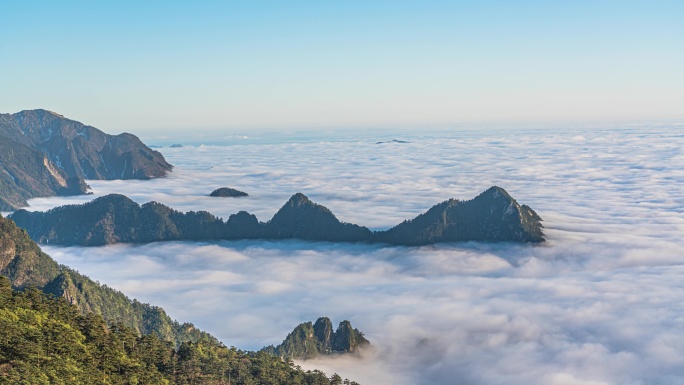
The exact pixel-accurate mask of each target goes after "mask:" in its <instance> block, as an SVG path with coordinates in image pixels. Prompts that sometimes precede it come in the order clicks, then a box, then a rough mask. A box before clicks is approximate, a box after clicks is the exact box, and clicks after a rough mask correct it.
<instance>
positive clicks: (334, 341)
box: [262, 317, 370, 359]
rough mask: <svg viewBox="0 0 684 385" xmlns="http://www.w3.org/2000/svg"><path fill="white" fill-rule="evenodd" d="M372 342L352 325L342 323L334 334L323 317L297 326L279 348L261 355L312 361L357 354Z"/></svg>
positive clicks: (267, 350)
mask: <svg viewBox="0 0 684 385" xmlns="http://www.w3.org/2000/svg"><path fill="white" fill-rule="evenodd" d="M368 345H370V342H368V340H367V339H366V338H365V337H364V336H363V333H361V332H360V331H359V330H358V329H354V328H353V327H352V326H351V323H350V322H349V321H342V322H340V325H339V326H338V327H337V331H333V326H332V322H331V321H330V319H329V318H328V317H321V318H319V319H318V320H316V323H314V324H312V323H311V322H305V323H302V324H299V325H297V327H295V328H294V330H293V331H292V332H291V333H290V334H288V335H287V337H286V338H285V340H284V341H283V342H282V343H281V344H280V345H278V346H267V347H265V348H263V349H262V351H264V352H267V353H269V354H272V355H274V356H278V357H283V358H291V359H310V358H314V357H317V356H319V355H333V354H346V353H356V352H358V350H359V348H361V347H363V346H368Z"/></svg>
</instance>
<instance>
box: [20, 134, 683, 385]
mask: <svg viewBox="0 0 684 385" xmlns="http://www.w3.org/2000/svg"><path fill="white" fill-rule="evenodd" d="M683 132H684V130H683V128H682V127H681V126H676V125H675V126H666V125H661V126H631V127H623V128H611V129H601V128H582V129H573V130H563V131H561V130H551V129H546V130H542V129H538V130H527V131H525V130H511V131H507V130H497V131H487V130H484V131H476V130H472V131H463V130H461V131H451V132H449V131H443V132H438V133H434V132H433V133H430V134H419V133H416V132H410V131H403V132H401V133H400V134H397V135H396V136H386V134H383V136H378V137H373V136H372V135H369V134H368V133H365V134H364V135H359V137H358V138H356V139H354V138H353V137H349V136H346V137H345V138H344V139H336V138H334V137H331V138H329V139H327V141H320V140H299V139H298V138H297V137H292V138H291V139H290V140H289V141H287V140H286V141H278V142H274V143H268V142H261V143H247V144H240V141H239V140H238V139H236V140H235V141H233V142H228V143H223V145H210V144H209V143H207V144H205V145H204V146H187V147H183V148H173V149H171V148H163V149H161V150H160V151H162V153H163V154H164V156H166V157H167V159H168V160H169V161H170V162H171V163H172V164H174V165H175V166H176V168H175V170H174V172H173V173H172V174H171V175H170V176H169V177H168V178H164V179H157V180H152V181H109V182H104V181H90V182H89V183H90V185H91V186H92V188H93V192H94V195H93V196H88V197H72V198H49V199H34V200H32V201H31V202H30V204H31V206H32V207H31V209H35V210H43V209H47V208H50V207H54V206H57V205H60V204H64V203H78V202H84V201H86V200H90V199H93V198H94V197H96V196H101V195H104V194H107V193H113V192H116V193H122V194H125V195H127V196H129V197H131V198H133V199H134V200H136V201H138V202H140V203H144V202H148V201H150V200H155V201H159V202H162V203H165V204H168V205H169V206H171V207H173V208H176V209H179V210H183V211H187V210H207V211H209V212H211V213H214V214H216V215H218V216H220V217H223V218H227V217H228V215H230V214H232V213H235V212H237V211H240V210H246V211H249V212H251V213H254V214H256V215H257V217H258V218H259V219H260V220H262V221H266V220H268V219H270V218H271V216H272V215H273V214H274V213H275V212H276V211H277V210H278V209H279V208H280V206H282V204H283V203H284V202H285V201H286V200H287V199H288V198H289V197H290V196H291V195H292V194H294V193H296V192H303V193H305V194H307V195H308V196H309V197H310V198H311V199H312V200H314V201H315V202H318V203H320V204H323V205H325V206H327V207H328V208H330V209H331V210H332V211H333V212H334V213H335V214H336V215H337V216H338V218H340V219H341V220H343V221H347V222H353V223H356V224H360V225H365V226H368V227H369V228H371V229H385V228H388V227H390V226H393V225H395V224H397V223H399V222H401V221H403V220H405V219H408V218H412V217H414V216H415V215H417V214H419V213H420V212H423V211H425V210H426V209H428V208H429V207H430V206H432V205H434V204H436V203H439V202H441V201H443V200H446V199H448V198H458V199H471V198H473V197H474V196H476V195H477V194H478V193H480V192H481V191H483V190H485V189H486V188H488V187H490V186H492V185H498V186H501V187H503V188H505V189H506V190H507V191H508V192H509V193H510V194H511V195H512V196H513V197H514V198H516V199H517V200H518V202H519V203H521V204H528V205H530V206H531V207H532V208H533V209H535V210H536V211H537V212H538V213H539V215H540V216H541V217H542V218H543V219H544V224H545V226H546V230H545V233H546V236H547V239H548V242H546V243H545V244H543V245H515V244H479V243H465V244H441V245H435V246H427V247H385V246H382V245H365V244H333V243H323V242H301V241H281V242H271V241H237V242H213V243H212V242H203V243H194V242H166V243H154V244H147V245H113V246H108V247H100V248H80V247H44V249H45V250H46V251H47V252H48V253H49V254H50V255H52V256H53V257H54V258H55V259H57V260H58V261H59V262H60V263H64V264H66V265H69V266H72V267H74V268H76V269H78V270H79V271H80V272H82V273H84V274H86V275H88V276H90V277H91V278H93V279H97V280H99V281H100V282H102V283H106V284H108V285H110V286H113V287H115V288H117V289H119V290H122V291H123V292H125V293H126V294H127V295H129V296H130V297H132V298H133V297H135V298H138V299H140V300H141V301H144V302H150V303H153V304H156V305H159V306H162V307H163V308H164V309H166V310H167V312H168V313H169V314H170V315H171V316H172V317H174V318H176V319H178V320H181V321H190V322H193V323H194V324H195V325H197V326H198V327H200V328H202V329H204V330H206V331H209V332H210V333H212V334H214V335H215V336H217V337H218V338H219V339H221V340H222V341H223V342H224V343H226V344H227V345H234V346H237V347H240V348H243V349H258V348H261V347H262V346H264V345H269V344H278V343H279V342H280V341H282V339H283V338H284V337H285V336H286V335H287V333H288V332H289V331H291V330H292V328H293V327H294V326H296V325H297V324H298V323H300V322H304V321H314V320H315V319H316V318H317V317H319V316H328V317H330V318H331V319H332V320H333V322H334V323H338V322H340V321H342V320H344V319H348V320H350V321H351V322H352V324H353V325H354V326H355V327H357V328H359V329H361V330H362V331H363V332H365V334H366V336H367V338H368V339H369V340H370V341H371V342H372V344H373V348H372V349H368V350H367V351H364V352H363V354H362V358H355V357H337V358H334V359H317V360H311V361H305V362H300V364H301V365H302V366H303V367H305V368H320V369H323V370H324V371H326V372H327V373H333V372H338V373H340V374H341V375H343V377H348V378H351V379H354V380H356V381H358V382H360V383H362V384H365V385H370V384H400V385H402V384H407V385H408V384H482V385H484V384H487V385H493V384H532V385H535V384H539V385H547V384H550V385H575V384H577V385H579V384H582V385H595V384H596V385H598V384H616V385H617V384H627V385H632V384H633V385H637V384H639V385H646V384H684V306H683V304H684V151H683V150H682V148H683V147H684V133H683ZM393 138H397V139H401V140H406V141H408V142H410V143H384V144H376V141H386V140H388V139H393ZM223 186H229V187H234V188H237V189H240V190H243V191H246V192H248V193H249V194H250V197H248V198H239V199H223V198H210V197H208V194H209V193H210V192H211V191H212V190H214V189H215V188H218V187H223Z"/></svg>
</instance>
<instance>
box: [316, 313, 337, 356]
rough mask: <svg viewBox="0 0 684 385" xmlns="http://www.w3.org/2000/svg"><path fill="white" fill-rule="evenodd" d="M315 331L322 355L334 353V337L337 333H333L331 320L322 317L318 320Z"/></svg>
mask: <svg viewBox="0 0 684 385" xmlns="http://www.w3.org/2000/svg"><path fill="white" fill-rule="evenodd" d="M313 329H314V336H315V337H316V339H317V340H318V341H319V344H320V350H321V353H323V354H330V353H332V351H333V349H332V344H333V336H334V333H335V332H334V331H333V324H332V321H330V318H328V317H321V318H319V319H317V320H316V323H315V324H314V326H313Z"/></svg>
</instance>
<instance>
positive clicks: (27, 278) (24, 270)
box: [0, 216, 213, 344]
mask: <svg viewBox="0 0 684 385" xmlns="http://www.w3.org/2000/svg"><path fill="white" fill-rule="evenodd" d="M0 275H3V276H5V277H7V278H8V279H9V280H10V282H11V284H12V286H13V287H15V288H18V289H24V288H26V287H28V286H33V287H36V288H38V289H40V290H42V291H43V292H45V293H48V294H52V295H55V296H57V297H64V298H65V299H67V300H68V301H69V302H70V303H72V304H74V305H75V306H76V307H77V308H78V309H79V310H80V311H81V312H82V313H83V314H87V313H90V312H92V313H95V314H99V315H101V316H102V317H103V318H104V319H105V320H106V321H107V322H108V323H110V324H114V323H117V322H118V323H122V324H123V325H126V326H127V327H130V328H132V329H133V330H135V331H136V332H138V333H140V334H154V335H157V336H158V337H159V338H160V339H162V340H170V341H174V343H176V344H179V343H181V342H183V341H197V340H199V339H200V338H207V339H213V337H211V336H209V335H208V334H206V333H204V332H202V331H200V330H199V329H196V328H195V327H194V326H193V325H192V324H190V323H184V324H180V323H178V322H176V321H174V320H173V319H171V317H169V316H168V315H167V314H166V312H165V311H164V309H161V308H159V307H156V306H151V305H149V304H144V303H141V302H139V301H137V300H131V299H129V298H128V297H126V296H125V295H124V294H123V293H121V292H119V291H117V290H114V289H112V288H110V287H107V286H106V285H100V284H98V283H96V282H94V281H93V280H91V279H90V278H88V277H86V276H84V275H82V274H80V273H78V272H77V271H75V270H72V269H70V268H68V267H66V266H63V265H59V264H58V263H57V262H56V261H55V260H54V259H52V258H50V256H48V255H47V254H45V253H43V252H42V251H41V250H40V248H39V247H38V245H36V244H35V242H33V240H31V239H30V238H29V236H28V234H27V233H26V231H25V230H23V229H20V228H19V227H17V226H16V225H15V224H14V222H13V221H12V220H10V219H7V218H3V217H2V216H0Z"/></svg>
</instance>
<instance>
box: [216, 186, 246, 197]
mask: <svg viewBox="0 0 684 385" xmlns="http://www.w3.org/2000/svg"><path fill="white" fill-rule="evenodd" d="M209 196H211V197H219V198H239V197H246V196H249V194H247V193H246V192H244V191H240V190H236V189H234V188H230V187H221V188H217V189H216V190H214V191H212V192H211V194H209Z"/></svg>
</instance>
